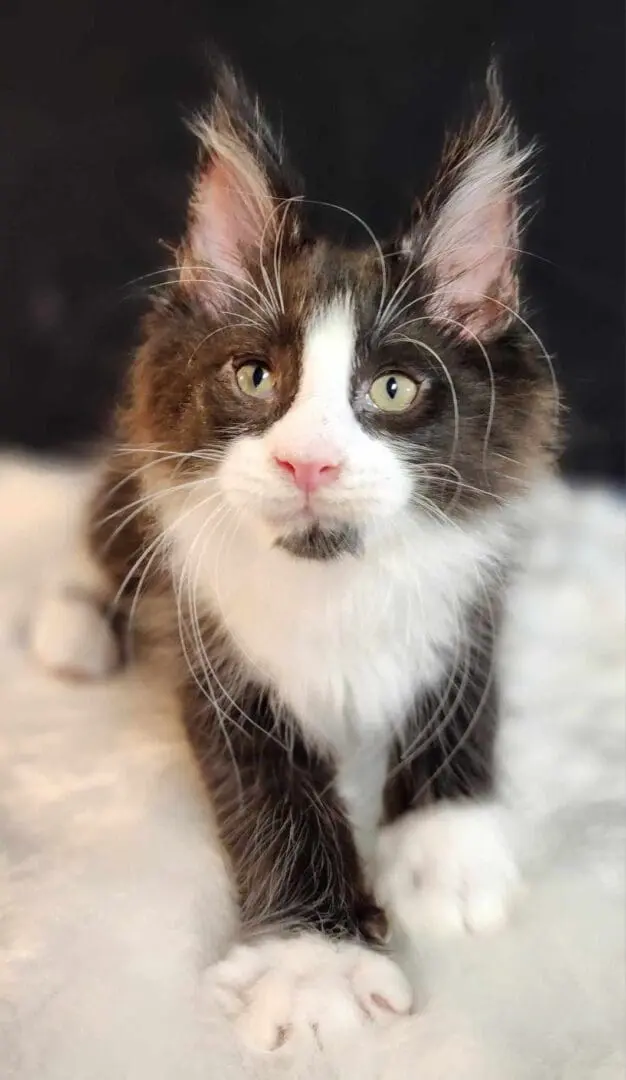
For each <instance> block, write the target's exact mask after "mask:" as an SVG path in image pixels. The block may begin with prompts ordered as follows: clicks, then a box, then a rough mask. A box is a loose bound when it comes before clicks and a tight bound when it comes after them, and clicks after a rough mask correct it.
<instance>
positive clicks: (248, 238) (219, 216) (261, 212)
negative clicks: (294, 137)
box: [189, 153, 271, 305]
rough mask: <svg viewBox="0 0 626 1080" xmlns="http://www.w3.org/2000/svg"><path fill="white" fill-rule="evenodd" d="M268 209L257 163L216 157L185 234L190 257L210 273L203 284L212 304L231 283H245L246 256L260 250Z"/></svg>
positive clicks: (197, 193)
mask: <svg viewBox="0 0 626 1080" xmlns="http://www.w3.org/2000/svg"><path fill="white" fill-rule="evenodd" d="M270 211H271V200H270V198H269V193H268V191H267V187H266V185H265V182H264V177H263V174H262V172H261V170H260V169H259V167H258V166H257V164H256V162H255V161H254V160H253V159H252V158H249V157H248V155H247V154H244V153H242V154H241V155H239V157H236V156H234V155H233V157H232V158H231V157H230V155H229V156H228V157H221V156H216V158H215V159H214V160H213V161H212V162H211V164H210V165H209V167H208V169H207V172H206V173H205V174H204V175H203V176H202V177H201V178H200V181H199V183H198V185H197V187H196V191H195V194H194V198H193V204H192V212H191V225H190V233H189V241H190V248H191V252H192V257H193V259H195V260H196V261H200V262H202V263H208V264H209V266H210V267H211V268H213V270H214V273H213V274H212V275H211V280H210V281H209V282H208V283H207V296H208V298H209V299H210V301H211V302H212V303H213V304H214V305H223V304H224V303H225V301H226V300H227V298H228V286H229V284H233V279H234V280H235V282H236V281H240V282H241V281H245V280H246V279H247V274H246V269H245V264H246V258H247V257H250V256H251V254H252V255H253V253H254V250H255V249H259V248H260V245H261V244H262V242H263V229H264V224H265V221H266V220H267V215H268V213H270Z"/></svg>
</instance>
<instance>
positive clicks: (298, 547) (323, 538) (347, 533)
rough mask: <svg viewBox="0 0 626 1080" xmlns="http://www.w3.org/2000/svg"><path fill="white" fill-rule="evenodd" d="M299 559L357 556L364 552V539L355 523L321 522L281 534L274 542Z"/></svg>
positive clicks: (321, 559) (323, 560) (322, 559)
mask: <svg viewBox="0 0 626 1080" xmlns="http://www.w3.org/2000/svg"><path fill="white" fill-rule="evenodd" d="M274 546H275V547H278V548H280V549H281V550H282V551H286V552H288V553H289V554H290V555H293V556H294V558H297V559H312V560H315V561H316V562H327V561H329V560H331V559H338V558H340V557H341V556H344V555H350V556H352V557H353V558H357V557H358V556H359V555H361V554H362V553H363V540H362V538H361V536H360V534H359V531H358V529H356V528H355V527H354V526H353V525H335V526H332V527H330V526H329V527H327V528H325V527H324V526H323V525H321V524H319V522H317V523H314V524H311V525H309V526H307V527H306V528H305V529H297V530H293V531H292V532H289V533H286V534H285V535H284V536H280V537H279V538H278V539H277V540H276V541H275V544H274Z"/></svg>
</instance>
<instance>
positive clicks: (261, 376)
mask: <svg viewBox="0 0 626 1080" xmlns="http://www.w3.org/2000/svg"><path fill="white" fill-rule="evenodd" d="M235 374H236V379H237V384H238V386H239V389H240V390H242V391H243V393H244V394H247V395H248V397H255V398H261V399H262V398H268V397H271V395H272V394H273V392H274V381H275V380H274V376H273V374H272V372H271V371H270V369H269V367H268V366H267V364H265V363H263V361H262V360H250V361H248V362H247V363H245V364H241V366H240V367H238V368H237V371H236V373H235Z"/></svg>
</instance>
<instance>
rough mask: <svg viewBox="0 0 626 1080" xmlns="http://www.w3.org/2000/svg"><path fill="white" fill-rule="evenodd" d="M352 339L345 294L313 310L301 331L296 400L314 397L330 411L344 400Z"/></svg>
mask: <svg viewBox="0 0 626 1080" xmlns="http://www.w3.org/2000/svg"><path fill="white" fill-rule="evenodd" d="M355 343H356V326H355V322H354V312H353V308H352V303H351V298H350V297H349V296H345V295H344V296H340V297H337V299H336V300H334V301H333V302H332V303H331V304H329V305H328V306H327V307H324V308H320V309H318V310H317V311H314V312H313V315H312V317H311V320H310V322H309V324H308V326H307V327H306V330H305V333H304V346H303V349H302V375H301V378H300V388H299V390H298V397H297V401H298V402H302V403H304V402H305V401H310V400H315V401H316V402H317V403H318V404H320V405H323V407H324V409H326V408H327V409H328V410H329V411H330V412H336V411H337V407H338V406H341V405H346V404H347V403H348V400H349V393H350V378H351V375H352V366H353V363H354V349H355Z"/></svg>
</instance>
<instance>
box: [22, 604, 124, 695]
mask: <svg viewBox="0 0 626 1080" xmlns="http://www.w3.org/2000/svg"><path fill="white" fill-rule="evenodd" d="M31 645H32V650H33V653H34V655H35V657H36V658H37V660H38V661H39V662H40V664H42V666H43V667H45V668H46V669H47V670H48V671H50V672H51V673H52V674H55V675H58V676H59V677H60V678H66V679H79V680H89V679H100V678H103V677H104V676H106V675H109V674H110V673H111V672H112V671H114V670H115V669H116V668H117V667H118V666H119V663H120V649H119V645H118V642H117V640H116V637H115V633H114V630H113V627H112V625H111V622H110V621H109V620H108V619H107V617H106V615H105V614H104V612H103V611H102V608H101V606H100V605H99V603H98V601H97V599H96V598H95V597H93V596H91V595H90V593H89V592H87V591H86V590H83V589H81V588H72V587H69V586H68V587H65V588H59V589H58V591H54V592H50V593H49V594H48V595H47V596H45V597H44V598H43V599H42V601H41V604H40V606H39V608H38V609H37V611H36V612H35V615H34V618H33V622H32V626H31Z"/></svg>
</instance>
